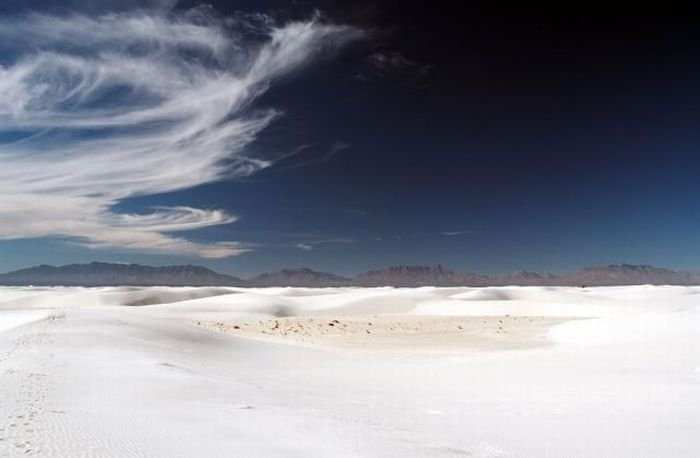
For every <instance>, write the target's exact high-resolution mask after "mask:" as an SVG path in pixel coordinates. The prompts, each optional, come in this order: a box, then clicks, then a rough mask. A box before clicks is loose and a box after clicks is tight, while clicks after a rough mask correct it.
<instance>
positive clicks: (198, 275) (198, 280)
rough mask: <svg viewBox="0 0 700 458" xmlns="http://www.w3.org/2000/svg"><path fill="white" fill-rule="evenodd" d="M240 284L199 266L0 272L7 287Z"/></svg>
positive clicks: (71, 267) (112, 266)
mask: <svg viewBox="0 0 700 458" xmlns="http://www.w3.org/2000/svg"><path fill="white" fill-rule="evenodd" d="M240 283H242V281H241V279H240V278H236V277H232V276H230V275H223V274H220V273H217V272H214V271H213V270H210V269H207V268H206V267H201V266H191V265H187V266H168V267H151V266H142V265H139V264H113V263H107V262H92V263H90V264H70V265H67V266H60V267H54V266H47V265H41V266H37V267H30V268H28V269H22V270H17V271H14V272H9V273H6V274H2V275H0V284H2V285H8V286H21V285H34V286H222V285H233V284H240Z"/></svg>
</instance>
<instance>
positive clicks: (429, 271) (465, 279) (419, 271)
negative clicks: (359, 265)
mask: <svg viewBox="0 0 700 458" xmlns="http://www.w3.org/2000/svg"><path fill="white" fill-rule="evenodd" d="M488 280H489V277H487V276H484V275H478V274H471V273H462V272H456V271H454V270H450V269H446V268H444V267H443V266H441V265H436V266H390V267H386V268H384V269H379V270H370V271H369V272H365V273H362V274H360V275H358V276H356V277H355V278H354V280H353V282H352V283H353V284H354V285H358V286H455V285H468V286H471V285H473V286H481V285H486V284H488V283H489V281H488Z"/></svg>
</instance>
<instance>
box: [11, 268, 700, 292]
mask: <svg viewBox="0 0 700 458" xmlns="http://www.w3.org/2000/svg"><path fill="white" fill-rule="evenodd" d="M640 284H655V285H700V273H694V272H684V271H675V270H669V269H663V268H659V267H653V266H645V265H641V266H636V265H629V264H619V265H618V264H614V265H609V266H599V267H586V268H584V269H581V270H579V271H577V272H573V273H570V274H565V275H554V274H540V273H536V272H528V271H524V270H523V271H518V272H514V273H511V274H508V275H502V276H487V275H481V274H475V273H466V272H457V271H454V270H450V269H447V268H445V267H443V266H440V265H437V266H391V267H387V268H384V269H380V270H372V271H369V272H365V273H362V274H360V275H357V276H356V277H354V278H346V277H341V276H339V275H334V274H331V273H327V272H317V271H315V270H311V269H307V268H301V269H283V270H280V271H278V272H271V273H264V274H260V275H258V276H256V277H253V278H250V279H241V278H238V277H234V276H231V275H224V274H220V273H217V272H214V271H213V270H210V269H207V268H205V267H201V266H192V265H187V266H168V267H151V266H142V265H138V264H113V263H106V262H93V263H90V264H70V265H66V266H60V267H54V266H47V265H41V266H37V267H31V268H28V269H22V270H17V271H14V272H9V273H6V274H0V285H6V286H24V285H34V286H251V287H252V286H255V287H266V286H308V287H322V286H406V287H409V286H502V285H522V286H559V285H561V286H582V285H586V286H612V285H640Z"/></svg>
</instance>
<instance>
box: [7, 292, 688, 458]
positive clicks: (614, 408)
mask: <svg viewBox="0 0 700 458" xmlns="http://www.w3.org/2000/svg"><path fill="white" fill-rule="evenodd" d="M146 303H148V304H153V305H140V306H139V305H137V304H146ZM506 315H509V316H508V317H506ZM529 317H538V318H534V319H533V322H532V326H530V323H529V319H530V318H529ZM574 318H586V319H574ZM329 319H330V320H334V319H336V320H338V321H339V323H334V326H332V328H335V327H336V326H335V325H336V324H341V326H340V328H342V329H346V331H345V332H341V331H339V330H337V329H336V330H334V331H332V332H331V331H328V332H326V333H311V334H312V335H309V336H306V337H309V338H310V340H311V341H310V342H306V343H304V342H302V343H303V345H301V344H299V342H296V341H294V342H291V343H292V345H289V344H287V343H290V342H289V339H288V338H285V336H279V335H263V337H262V340H261V338H260V335H259V334H261V332H259V331H261V330H262V329H263V328H265V329H267V328H266V326H269V325H270V323H272V326H274V322H275V320H277V321H278V322H280V325H279V328H281V329H288V330H289V329H292V328H294V327H298V326H299V325H304V326H306V325H310V323H311V320H322V321H323V322H324V323H325V324H326V327H329V326H327V321H326V320H329ZM368 319H372V320H375V321H373V323H376V324H373V326H378V328H379V329H380V331H377V335H376V336H374V337H369V338H368V337H367V336H368V335H367V334H366V333H365V335H363V332H364V329H365V324H364V323H365V322H366V321H367V320H368ZM499 320H502V321H504V323H500V322H499ZM198 321H199V322H201V323H224V324H223V325H222V326H223V327H226V328H227V327H229V326H235V325H234V324H232V323H234V322H235V323H245V322H247V323H258V324H259V323H260V322H262V323H263V324H262V325H260V326H261V327H260V328H259V329H257V330H253V332H251V333H248V334H245V333H243V332H239V333H229V332H220V330H218V329H208V328H207V327H205V326H198V325H197V322H198ZM483 321H486V323H483ZM480 322H481V324H479V323H480ZM515 322H518V323H519V324H515ZM343 323H345V324H347V325H348V326H347V328H344V327H343V326H342V324H343ZM425 323H427V324H425ZM497 324H498V326H496V325H497ZM482 325H483V326H482ZM698 325H700V288H695V287H648V286H639V287H612V288H589V289H585V290H580V289H577V288H535V287H532V288H507V287H504V288H484V289H478V288H418V289H393V288H378V289H362V288H329V289H319V290H314V289H302V288H300V289H297V288H271V289H249V290H248V289H237V288H212V289H210V288H97V289H82V288H58V289H51V288H48V289H41V288H40V289H34V288H0V456H13V457H14V456H48V457H131V456H134V457H159V456H163V457H168V458H172V457H201V456H265V457H266V456H270V457H278V456H279V457H288V456H299V457H301V456H304V457H306V456H318V457H321V456H324V457H326V456H340V457H354V456H370V457H379V456H407V457H433V456H438V457H439V456H445V457H448V456H470V457H498V456H508V457H511V456H512V457H564V456H565V457H659V456H669V457H696V456H700V441H699V440H698V439H697V435H696V431H695V430H696V429H697V425H698V424H700V350H699V349H700V333H698V332H697V329H698ZM207 326H209V325H207ZM214 326H215V327H216V326H217V325H214ZM238 326H239V327H240V324H238ZM457 326H462V327H463V329H458V328H456V327H457ZM499 326H501V327H503V328H504V331H506V332H505V333H504V335H501V333H500V332H499V333H496V332H495V330H498V327H499ZM418 327H421V329H422V330H421V331H418V330H416V328H418ZM340 328H338V329H340ZM224 331H229V329H224ZM236 331H240V330H236ZM509 331H510V332H509ZM270 338H272V340H267V339H270ZM280 338H281V340H275V339H280ZM328 339H330V340H328ZM489 339H491V340H489ZM533 339H534V340H533ZM292 340H294V339H292ZM329 342H332V344H330V345H329ZM387 342H389V343H390V345H389V347H392V346H394V347H395V346H396V345H397V343H396V342H398V347H399V349H400V350H401V351H393V350H396V348H393V347H392V351H373V350H374V349H382V346H383V345H386V344H387ZM436 342H438V345H437V346H438V347H441V350H440V351H434V352H433V351H431V350H430V348H431V345H432V346H433V347H434V346H435V345H436ZM504 342H505V343H506V344H504ZM533 342H535V343H536V345H530V343H533ZM338 346H340V347H343V349H347V348H351V349H352V348H354V347H353V346H355V347H361V348H360V349H361V351H336V350H337V348H338ZM329 348H330V351H329ZM513 348H515V349H517V351H513ZM384 349H385V348H384ZM426 349H427V350H426ZM445 349H449V351H444V350H445ZM460 349H463V350H464V351H459V350H460ZM368 350H369V351H368ZM416 354H419V357H415V355H416Z"/></svg>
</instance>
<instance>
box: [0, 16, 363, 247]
mask: <svg viewBox="0 0 700 458" xmlns="http://www.w3.org/2000/svg"><path fill="white" fill-rule="evenodd" d="M231 24H233V22H231V21H228V22H227V21H226V20H225V19H217V18H214V17H212V16H211V15H208V14H206V13H203V12H202V11H201V10H195V11H190V12H188V13H184V14H182V15H172V14H165V13H163V14H159V13H153V12H150V13H148V12H143V11H142V12H139V13H128V14H126V13H124V14H114V13H112V14H105V15H101V16H95V17H92V16H85V15H68V16H66V15H64V16H50V15H42V14H29V15H24V16H21V17H11V18H5V19H2V20H0V56H3V57H0V239H13V238H39V237H64V238H68V239H71V240H73V241H74V242H76V243H80V244H82V245H84V246H87V247H93V248H118V249H128V250H136V251H144V252H155V253H167V254H185V255H196V256H202V257H211V258H216V257H226V256H232V255H236V254H239V253H241V252H243V251H245V250H246V248H245V247H242V246H240V244H237V243H235V242H218V243H211V244H208V243H197V242H194V241H190V240H188V239H187V238H184V237H182V236H177V235H175V234H176V233H178V232H183V231H190V230H195V229H200V228H204V227H208V226H213V225H220V224H227V223H231V222H233V221H235V219H236V218H235V216H233V215H231V214H228V213H227V212H225V211H222V210H210V209H195V208H190V207H186V206H179V207H169V208H162V207H161V208H155V209H153V210H152V212H150V213H147V214H124V213H120V212H118V211H117V210H115V206H116V205H117V204H119V203H121V202H123V201H124V200H126V199H129V198H131V197H136V196H144V195H152V194H158V193H167V192H172V191H177V190H182V189H187V188H192V187H195V186H199V185H202V184H205V183H211V182H215V181H219V180H223V179H227V178H236V177H243V176H248V175H250V174H252V173H255V172H256V171H258V170H260V169H263V168H265V167H268V166H269V165H271V162H270V161H269V160H266V159H264V158H261V157H255V156H253V155H252V154H251V153H250V152H249V148H248V147H249V145H250V144H251V143H252V142H253V141H255V139H256V138H257V137H258V136H259V135H260V133H261V131H262V130H263V129H264V128H265V127H266V126H268V125H269V124H270V123H271V122H272V121H273V120H274V119H275V118H276V117H277V116H279V113H278V112H277V111H275V110H274V109H265V110H261V109H256V108H255V107H254V106H253V105H254V102H255V100H256V99H257V98H258V97H259V96H260V95H261V94H262V93H264V92H265V91H266V90H267V88H268V87H269V86H270V85H271V84H273V83H274V81H275V80H276V79H277V78H279V77H281V76H284V75H286V74H288V73H290V72H292V71H294V70H296V69H298V68H299V67H300V66H302V65H303V64H305V63H306V62H308V61H309V60H310V59H312V58H314V57H315V56H317V55H318V54H319V53H321V52H322V51H324V50H327V49H329V47H330V48H333V47H337V46H338V45H340V44H342V43H344V42H346V41H348V40H351V39H353V38H356V37H357V36H358V35H359V33H360V32H358V31H357V30H356V29H352V28H349V27H344V26H337V25H330V24H324V23H322V22H321V21H320V20H318V19H317V18H314V19H311V20H309V21H307V22H294V23H289V24H287V25H285V26H280V27H275V26H272V25H271V26H270V27H269V28H268V29H266V30H265V31H264V33H260V31H259V30H258V33H256V34H251V33H250V30H249V28H245V27H241V26H240V25H241V24H240V21H236V22H235V25H236V27H232V26H231ZM256 30H257V29H256ZM3 43H4V44H3Z"/></svg>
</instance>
